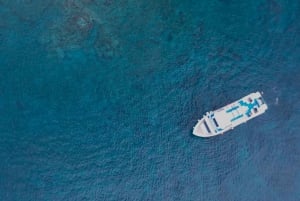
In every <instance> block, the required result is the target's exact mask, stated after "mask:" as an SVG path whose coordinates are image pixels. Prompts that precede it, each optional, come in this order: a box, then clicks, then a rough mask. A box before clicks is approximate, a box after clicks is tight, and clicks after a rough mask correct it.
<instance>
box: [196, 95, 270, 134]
mask: <svg viewBox="0 0 300 201" xmlns="http://www.w3.org/2000/svg"><path fill="white" fill-rule="evenodd" d="M267 109H268V106H267V104H266V102H265V101H264V99H263V97H262V95H261V93H260V92H256V93H251V94H249V95H247V96H245V97H243V98H241V99H239V100H237V101H235V102H233V103H230V104H228V105H226V106H224V107H222V108H220V109H217V110H215V111H211V112H207V113H206V114H205V115H203V118H202V119H201V120H198V123H197V124H196V126H195V127H194V129H193V134H194V135H196V136H199V137H212V136H216V135H220V134H223V133H224V132H226V131H229V130H231V129H233V128H234V127H236V126H238V125H240V124H242V123H245V122H247V121H248V120H250V119H253V118H254V117H257V116H259V115H261V114H263V113H264V112H265V111H266V110H267Z"/></svg>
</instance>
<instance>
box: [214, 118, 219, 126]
mask: <svg viewBox="0 0 300 201" xmlns="http://www.w3.org/2000/svg"><path fill="white" fill-rule="evenodd" d="M213 120H214V122H215V124H216V126H217V127H219V124H218V122H217V120H216V119H215V118H213Z"/></svg>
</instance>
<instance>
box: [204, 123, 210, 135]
mask: <svg viewBox="0 0 300 201" xmlns="http://www.w3.org/2000/svg"><path fill="white" fill-rule="evenodd" d="M204 125H205V128H206V130H207V131H208V132H209V133H210V129H209V128H208V125H207V123H206V121H204Z"/></svg>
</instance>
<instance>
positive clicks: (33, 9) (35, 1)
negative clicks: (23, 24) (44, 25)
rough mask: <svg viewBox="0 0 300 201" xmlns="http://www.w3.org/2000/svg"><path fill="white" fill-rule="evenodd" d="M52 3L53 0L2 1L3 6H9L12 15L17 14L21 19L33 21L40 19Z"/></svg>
mask: <svg viewBox="0 0 300 201" xmlns="http://www.w3.org/2000/svg"><path fill="white" fill-rule="evenodd" d="M52 3H53V1H51V0H43V1H40V0H16V1H1V6H4V7H7V8H9V9H10V10H11V12H12V15H15V16H17V17H18V18H19V19H20V20H22V21H27V22H31V23H32V22H35V21H37V20H39V19H40V17H41V15H43V13H44V12H45V10H46V9H47V8H48V7H49V6H51V5H52Z"/></svg>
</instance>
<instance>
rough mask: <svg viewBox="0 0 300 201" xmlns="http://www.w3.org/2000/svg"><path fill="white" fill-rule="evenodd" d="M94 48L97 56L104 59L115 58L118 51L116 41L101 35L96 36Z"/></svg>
mask: <svg viewBox="0 0 300 201" xmlns="http://www.w3.org/2000/svg"><path fill="white" fill-rule="evenodd" d="M94 47H95V49H96V52H97V54H98V56H99V57H100V58H106V59H107V58H112V57H114V56H116V55H117V53H118V51H119V49H120V45H119V41H118V40H117V39H115V38H113V37H111V36H110V37H109V36H106V35H104V36H102V35H101V34H98V37H97V40H96V42H95V44H94Z"/></svg>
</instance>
